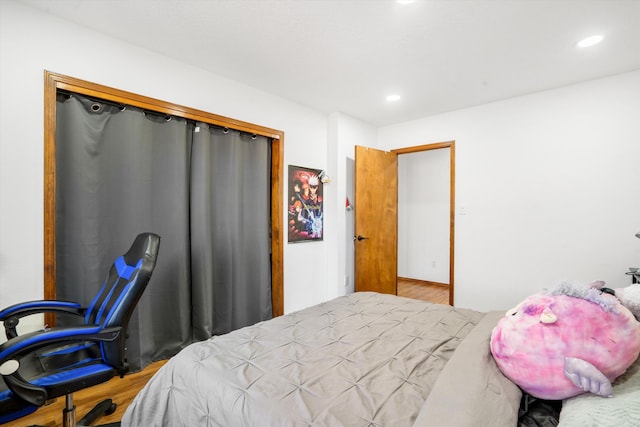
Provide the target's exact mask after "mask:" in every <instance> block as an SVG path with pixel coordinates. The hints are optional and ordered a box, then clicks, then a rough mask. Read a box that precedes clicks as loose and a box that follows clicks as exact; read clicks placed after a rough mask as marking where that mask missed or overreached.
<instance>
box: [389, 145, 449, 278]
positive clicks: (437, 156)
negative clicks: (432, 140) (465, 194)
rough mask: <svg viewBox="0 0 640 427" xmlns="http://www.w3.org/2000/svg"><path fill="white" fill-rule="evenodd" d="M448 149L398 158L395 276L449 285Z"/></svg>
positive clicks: (403, 155) (402, 155)
mask: <svg viewBox="0 0 640 427" xmlns="http://www.w3.org/2000/svg"><path fill="white" fill-rule="evenodd" d="M450 153H451V149H449V148H439V149H437V150H429V151H421V152H417V153H410V154H401V155H399V156H398V276H399V277H405V278H410V279H418V280H426V281H429V282H436V283H446V284H448V283H449V250H450V248H449V241H450V228H451V227H450V225H451V221H450V212H451V203H450V199H451V182H450V176H451V174H450V170H451V167H450V166H451V161H450Z"/></svg>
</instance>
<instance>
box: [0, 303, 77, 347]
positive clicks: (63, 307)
mask: <svg viewBox="0 0 640 427" xmlns="http://www.w3.org/2000/svg"><path fill="white" fill-rule="evenodd" d="M50 312H56V313H66V314H73V315H76V316H84V314H85V312H86V309H85V308H82V307H81V306H80V304H78V303H77V302H71V301H56V300H38V301H28V302H23V303H19V304H14V305H12V306H9V307H7V308H5V309H3V310H2V311H0V321H1V322H4V328H5V332H6V335H7V339H12V338H15V337H17V336H18V332H17V331H16V327H17V326H18V323H20V319H21V318H22V317H25V316H30V315H32V314H38V313H50Z"/></svg>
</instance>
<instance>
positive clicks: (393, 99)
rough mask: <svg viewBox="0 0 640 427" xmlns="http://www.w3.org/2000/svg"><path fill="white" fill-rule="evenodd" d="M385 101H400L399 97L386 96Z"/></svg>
mask: <svg viewBox="0 0 640 427" xmlns="http://www.w3.org/2000/svg"><path fill="white" fill-rule="evenodd" d="M387 101H388V102H396V101H400V95H388V96H387Z"/></svg>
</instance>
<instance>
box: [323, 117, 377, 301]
mask: <svg viewBox="0 0 640 427" xmlns="http://www.w3.org/2000/svg"><path fill="white" fill-rule="evenodd" d="M376 138H377V133H376V128H374V127H373V126H371V125H369V124H367V123H365V122H363V121H361V120H357V119H354V118H352V117H350V116H347V115H345V114H341V113H333V114H331V115H330V116H329V142H328V145H329V159H330V160H329V164H330V169H329V170H330V171H331V173H332V175H331V177H332V179H334V181H333V182H332V183H331V184H329V185H330V186H331V188H332V191H333V192H334V194H335V207H336V213H335V220H332V222H331V223H330V224H329V225H330V226H331V227H335V229H336V230H337V234H336V240H335V242H332V245H331V248H332V249H331V253H330V262H329V265H330V266H335V269H334V270H332V273H333V274H332V275H330V276H329V288H330V289H332V290H333V291H334V292H333V293H332V294H331V296H338V295H345V294H348V293H352V292H353V291H354V275H353V220H354V216H353V215H354V212H353V210H351V211H347V210H346V206H345V205H346V203H345V202H346V198H347V196H348V197H349V200H350V202H351V203H354V199H353V191H354V189H353V170H352V169H353V161H354V159H355V146H356V145H363V146H367V147H371V146H373V145H374V144H375V142H376ZM329 185H327V186H325V188H328V187H329ZM354 207H355V205H354ZM355 208H356V209H357V207H355Z"/></svg>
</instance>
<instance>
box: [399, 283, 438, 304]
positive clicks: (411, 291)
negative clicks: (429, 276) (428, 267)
mask: <svg viewBox="0 0 640 427" xmlns="http://www.w3.org/2000/svg"><path fill="white" fill-rule="evenodd" d="M398 295H399V296H401V297H407V298H414V299H419V300H423V301H430V302H434V303H437V304H449V288H448V287H447V286H442V285H432V284H429V283H426V282H423V281H419V280H410V279H404V278H401V277H398Z"/></svg>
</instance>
